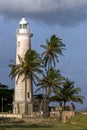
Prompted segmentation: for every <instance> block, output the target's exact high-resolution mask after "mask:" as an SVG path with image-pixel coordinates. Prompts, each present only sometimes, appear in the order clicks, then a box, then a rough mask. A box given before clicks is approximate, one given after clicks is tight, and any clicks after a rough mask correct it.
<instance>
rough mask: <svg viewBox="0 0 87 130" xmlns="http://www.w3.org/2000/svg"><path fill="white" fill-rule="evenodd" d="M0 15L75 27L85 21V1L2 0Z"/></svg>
mask: <svg viewBox="0 0 87 130" xmlns="http://www.w3.org/2000/svg"><path fill="white" fill-rule="evenodd" d="M0 14H2V15H4V16H5V17H9V18H15V17H19V16H23V15H25V16H27V17H30V18H33V19H38V20H41V21H42V22H44V23H46V24H59V25H64V26H66V25H67V26H69V25H75V24H78V23H81V22H83V21H86V20H87V0H73V1H72V0H15V1H14V0H3V1H1V2H0Z"/></svg>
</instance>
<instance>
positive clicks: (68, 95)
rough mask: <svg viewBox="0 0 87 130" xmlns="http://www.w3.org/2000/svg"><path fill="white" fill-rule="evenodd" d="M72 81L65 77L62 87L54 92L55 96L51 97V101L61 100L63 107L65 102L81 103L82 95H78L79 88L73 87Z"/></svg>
mask: <svg viewBox="0 0 87 130" xmlns="http://www.w3.org/2000/svg"><path fill="white" fill-rule="evenodd" d="M74 83H75V82H73V81H70V80H69V79H66V80H65V82H64V85H63V87H61V89H60V92H59V93H56V94H55V96H53V97H51V98H50V100H51V101H57V102H63V103H64V109H65V106H66V102H69V101H74V102H78V103H83V99H84V97H83V96H81V95H80V92H81V89H80V88H79V87H76V88H75V87H74Z"/></svg>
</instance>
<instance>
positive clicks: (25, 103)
mask: <svg viewBox="0 0 87 130" xmlns="http://www.w3.org/2000/svg"><path fill="white" fill-rule="evenodd" d="M16 37H17V47H16V64H20V61H19V58H18V55H19V56H21V57H22V58H24V56H25V53H26V51H27V50H28V49H31V37H32V33H31V31H29V30H28V22H27V21H26V19H25V18H24V17H23V18H22V19H21V21H20V23H19V29H18V30H17V32H16ZM23 78H24V77H23V75H21V76H20V77H19V79H18V81H16V80H17V77H16V79H15V93H14V102H13V113H16V114H32V112H33V102H32V99H33V90H32V82H31V79H27V85H25V81H23ZM25 86H27V88H26V87H25Z"/></svg>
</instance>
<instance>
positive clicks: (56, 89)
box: [10, 35, 84, 111]
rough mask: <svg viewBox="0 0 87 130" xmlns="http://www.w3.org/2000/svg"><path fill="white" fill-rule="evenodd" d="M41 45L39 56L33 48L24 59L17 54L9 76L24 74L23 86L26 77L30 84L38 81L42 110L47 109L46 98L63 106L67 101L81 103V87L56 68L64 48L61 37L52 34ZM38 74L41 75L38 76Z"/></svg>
mask: <svg viewBox="0 0 87 130" xmlns="http://www.w3.org/2000/svg"><path fill="white" fill-rule="evenodd" d="M41 47H42V48H43V49H44V51H43V52H42V54H41V57H40V54H38V53H37V52H36V51H35V50H28V51H27V52H26V54H25V57H24V59H23V58H21V56H18V58H19V61H20V62H19V64H10V67H11V73H10V76H11V78H15V77H16V76H17V80H18V79H19V77H20V76H21V75H24V79H23V80H25V86H26V79H27V78H30V79H31V84H32V81H33V82H34V83H36V82H35V81H38V82H37V84H36V85H37V86H38V89H37V91H39V90H40V89H43V91H44V93H43V95H44V96H43V97H44V98H43V100H44V111H45V110H47V109H46V107H47V106H48V105H47V101H46V100H47V98H48V99H49V102H51V101H57V102H63V103H64V107H65V105H66V102H67V101H75V102H78V103H83V98H84V97H83V96H81V95H80V94H79V93H80V91H81V89H80V88H79V87H77V88H75V86H74V82H72V81H70V80H68V79H66V78H65V77H64V76H62V75H61V73H60V71H59V70H57V69H56V64H57V63H58V62H59V55H63V53H62V51H63V50H64V49H65V45H64V44H63V42H62V39H59V38H58V37H56V35H52V36H51V37H50V40H48V39H46V43H45V44H44V45H41ZM42 61H43V62H42ZM38 74H41V75H42V76H38ZM25 89H26V87H25ZM25 92H26V90H25Z"/></svg>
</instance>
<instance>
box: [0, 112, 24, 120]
mask: <svg viewBox="0 0 87 130" xmlns="http://www.w3.org/2000/svg"><path fill="white" fill-rule="evenodd" d="M0 117H9V118H19V119H21V118H22V117H23V116H22V114H6V113H0Z"/></svg>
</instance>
